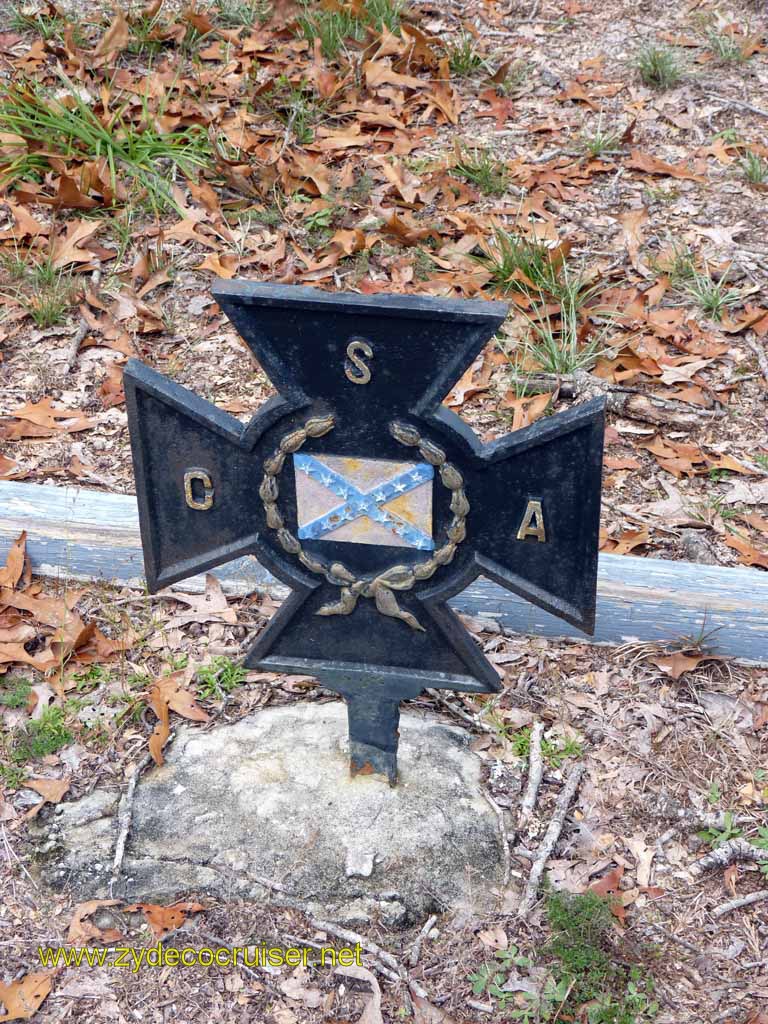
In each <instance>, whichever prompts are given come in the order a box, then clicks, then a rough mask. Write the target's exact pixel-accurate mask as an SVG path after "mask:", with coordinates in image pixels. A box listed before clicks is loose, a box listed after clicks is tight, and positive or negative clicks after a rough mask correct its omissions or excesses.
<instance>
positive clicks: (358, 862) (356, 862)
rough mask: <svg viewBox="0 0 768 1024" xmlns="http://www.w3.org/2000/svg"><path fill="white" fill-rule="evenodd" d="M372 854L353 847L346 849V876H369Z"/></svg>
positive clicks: (371, 870) (371, 867)
mask: <svg viewBox="0 0 768 1024" xmlns="http://www.w3.org/2000/svg"><path fill="white" fill-rule="evenodd" d="M373 856H374V855H373V854H372V853H371V852H369V851H368V850H358V849H356V848H355V847H352V848H350V849H349V850H347V864H346V867H345V873H346V876H347V878H354V877H355V876H357V877H358V878H370V877H371V873H372V872H373Z"/></svg>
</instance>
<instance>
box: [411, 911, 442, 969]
mask: <svg viewBox="0 0 768 1024" xmlns="http://www.w3.org/2000/svg"><path fill="white" fill-rule="evenodd" d="M436 921H437V914H430V916H429V917H428V918H427V920H426V921H425V922H424V925H423V927H422V929H421V931H420V932H419V934H418V935H417V936H416V941H415V942H414V944H413V945H412V946H411V952H410V953H409V954H408V963H409V965H410V966H411V967H415V966H416V964H417V963H418V962H419V957H420V956H421V944H422V942H423V941H424V939H426V937H427V936H428V935H429V933H430V932H431V931H432V929H433V928H434V927H435V922H436Z"/></svg>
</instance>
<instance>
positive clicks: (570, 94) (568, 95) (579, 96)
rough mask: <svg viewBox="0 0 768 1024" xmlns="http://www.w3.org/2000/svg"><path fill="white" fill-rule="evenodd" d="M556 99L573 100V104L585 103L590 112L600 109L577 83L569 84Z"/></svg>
mask: <svg viewBox="0 0 768 1024" xmlns="http://www.w3.org/2000/svg"><path fill="white" fill-rule="evenodd" d="M557 98H558V99H559V100H573V101H574V103H586V105H587V106H588V107H591V108H592V110H599V109H600V108H599V107H598V105H597V104H596V103H595V101H594V100H592V99H590V97H589V96H587V94H586V92H585V91H584V86H583V85H580V84H579V83H578V82H569V83H568V84H567V85H566V87H565V89H563V91H562V92H561V93H560V95H559V96H558V97H557Z"/></svg>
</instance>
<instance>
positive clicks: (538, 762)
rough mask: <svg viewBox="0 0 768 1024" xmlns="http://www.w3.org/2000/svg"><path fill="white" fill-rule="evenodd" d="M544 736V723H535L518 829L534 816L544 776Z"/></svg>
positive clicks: (532, 730)
mask: <svg viewBox="0 0 768 1024" xmlns="http://www.w3.org/2000/svg"><path fill="white" fill-rule="evenodd" d="M543 735H544V723H543V722H538V721H537V722H534V723H533V728H532V729H531V747H530V752H529V756H528V782H527V784H526V787H525V795H524V796H523V800H522V803H521V804H520V816H519V818H518V821H517V827H518V829H521V828H522V827H523V826H524V825H525V824H527V822H528V820H529V819H530V817H531V815H532V814H533V808H534V807H535V806H536V798H537V797H538V795H539V786H541V777H542V775H543V774H544V759H543V758H542V756H541V738H542V736H543Z"/></svg>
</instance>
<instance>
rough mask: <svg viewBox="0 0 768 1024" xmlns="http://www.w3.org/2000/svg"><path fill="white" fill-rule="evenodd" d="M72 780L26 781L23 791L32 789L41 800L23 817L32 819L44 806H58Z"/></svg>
mask: <svg viewBox="0 0 768 1024" xmlns="http://www.w3.org/2000/svg"><path fill="white" fill-rule="evenodd" d="M71 782H72V780H71V779H70V778H64V779H26V780H25V781H24V783H23V786H24V788H25V789H34V791H35V792H36V793H39V794H40V796H41V797H42V798H43V799H42V800H41V801H40V802H39V803H37V804H35V805H34V807H31V808H30V809H29V810H28V811H27V813H26V815H25V817H27V818H34V817H35V816H36V815H37V814H38V813H39V811H41V810H42V808H43V806H44V805H45V804H58V803H60V802H61V800H62V799H63V797H64V795H65V794H66V793H67V792H68V791H69V787H70V784H71Z"/></svg>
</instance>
